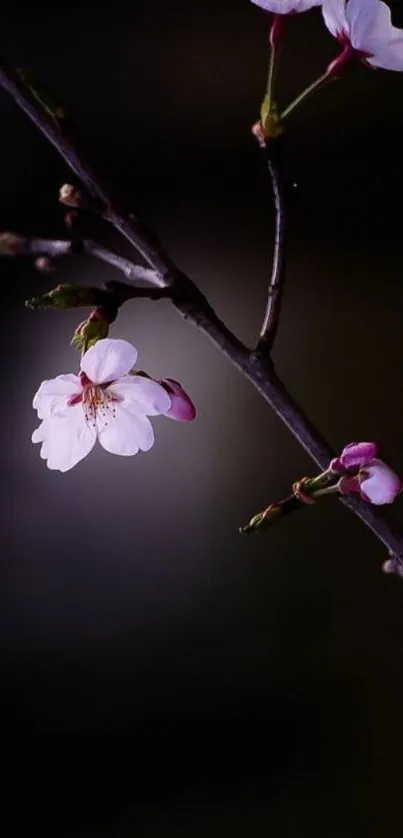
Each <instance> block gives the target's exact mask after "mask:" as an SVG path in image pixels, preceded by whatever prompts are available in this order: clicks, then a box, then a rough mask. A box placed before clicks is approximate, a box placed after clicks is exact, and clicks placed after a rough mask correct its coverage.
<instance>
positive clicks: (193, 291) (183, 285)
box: [0, 62, 403, 561]
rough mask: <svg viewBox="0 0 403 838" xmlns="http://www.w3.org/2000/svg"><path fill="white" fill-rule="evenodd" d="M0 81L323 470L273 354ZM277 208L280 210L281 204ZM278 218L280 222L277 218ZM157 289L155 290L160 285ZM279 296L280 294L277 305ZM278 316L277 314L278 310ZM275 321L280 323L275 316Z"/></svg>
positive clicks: (17, 89)
mask: <svg viewBox="0 0 403 838" xmlns="http://www.w3.org/2000/svg"><path fill="white" fill-rule="evenodd" d="M0 85H1V86H2V87H3V88H4V89H5V90H7V91H8V93H10V95H11V96H12V97H13V99H14V100H15V102H16V103H17V105H19V106H20V107H21V108H22V110H24V111H25V113H27V115H28V116H29V117H30V119H31V120H32V121H33V122H34V123H35V124H36V126H37V127H38V128H39V129H40V130H41V131H42V133H43V134H44V135H45V136H46V137H47V139H48V140H49V141H50V142H51V143H52V144H53V145H54V146H55V148H56V149H57V150H58V151H59V153H60V154H61V155H62V157H63V158H64V159H65V161H66V162H67V164H68V165H69V166H70V168H71V169H72V170H73V171H74V172H75V174H76V175H77V176H78V177H79V178H80V180H81V181H82V182H83V183H84V185H85V186H86V187H87V189H88V190H89V191H90V192H91V194H93V195H95V196H96V197H98V198H99V199H101V200H102V201H103V202H104V203H105V205H106V207H107V210H106V211H105V214H104V217H106V218H107V219H108V220H109V221H110V222H111V224H112V225H113V226H114V227H115V228H116V229H117V230H119V231H120V232H121V233H122V234H123V235H124V236H125V237H126V238H127V239H128V240H129V241H130V242H131V243H132V244H133V245H134V247H135V248H136V249H137V250H139V251H140V253H142V255H143V257H144V258H145V259H146V260H147V261H148V263H149V264H150V265H152V266H153V267H154V268H155V269H156V270H157V272H158V273H159V274H161V276H162V278H163V279H164V281H165V283H166V284H169V285H170V287H169V289H166V291H167V293H166V294H165V296H169V297H170V298H171V299H172V302H173V304H174V306H175V307H176V309H177V310H178V311H179V312H180V314H181V315H182V316H183V317H185V318H186V319H187V320H189V321H190V322H191V323H193V324H194V325H195V326H196V327H197V328H198V329H199V330H200V331H202V332H203V333H204V334H205V335H207V336H208V337H209V338H210V339H211V340H212V341H213V343H214V344H215V345H216V347H217V348H218V349H219V350H220V351H221V352H222V353H223V354H224V355H225V356H226V357H227V358H228V359H229V360H230V361H231V362H232V363H233V364H234V365H235V366H236V367H237V368H238V369H239V370H241V371H242V372H243V374H244V375H245V376H246V377H247V378H248V379H249V381H250V382H251V383H252V384H253V385H254V387H256V389H257V390H258V392H259V393H260V394H261V396H262V397H263V398H264V399H265V400H266V401H267V402H268V404H270V406H271V407H272V409H273V410H274V411H275V413H276V414H277V416H279V418H280V419H281V420H282V422H284V424H285V425H286V426H287V427H288V428H289V430H290V431H291V433H292V434H293V435H294V437H295V438H296V439H297V440H298V442H299V443H300V445H302V447H303V448H304V449H305V450H306V451H307V452H308V454H309V455H310V456H311V457H312V459H313V460H314V461H315V462H316V463H317V465H318V466H319V467H320V468H321V469H322V470H324V469H326V468H327V466H328V464H329V461H330V460H331V459H333V457H334V456H335V452H333V451H332V449H331V448H330V446H329V445H328V443H327V442H326V440H325V439H324V437H323V436H322V435H321V433H320V432H319V431H318V429H317V428H316V427H315V426H314V424H313V423H312V422H311V420H310V419H309V418H308V417H307V416H306V415H305V413H304V412H303V410H302V409H301V407H300V406H299V405H298V404H297V403H296V402H295V401H294V400H293V398H292V396H291V395H290V394H289V393H288V391H287V389H286V388H285V386H284V384H283V382H282V381H280V379H279V378H278V377H277V375H276V372H275V370H274V366H273V363H272V361H271V358H270V356H269V355H267V354H266V353H259V352H256V351H250V350H249V349H248V348H247V347H246V346H245V345H244V344H243V343H242V342H241V341H240V340H239V339H238V338H237V337H236V336H235V335H234V334H233V333H232V332H231V331H230V329H228V327H227V326H226V325H225V323H223V321H222V320H221V319H220V318H219V317H218V315H217V314H216V313H215V311H214V309H213V308H212V307H211V305H210V303H209V302H208V300H207V299H206V297H205V296H204V294H202V292H201V291H200V290H199V288H198V287H197V286H196V285H195V284H194V283H193V282H192V281H191V280H190V279H189V278H188V277H187V276H185V275H184V274H182V273H180V272H179V271H178V269H177V268H176V267H175V266H174V265H173V263H172V261H171V260H170V258H169V257H168V256H167V255H166V254H165V252H164V250H163V248H162V246H161V245H160V244H159V243H158V242H157V240H156V239H154V237H153V236H152V235H151V234H149V233H148V232H144V230H143V228H142V226H141V225H140V223H139V222H138V221H137V219H135V218H133V217H132V216H125V215H124V214H122V212H120V211H118V210H116V209H115V208H114V207H115V204H114V202H112V200H111V199H110V197H109V195H108V194H107V193H106V191H105V189H104V187H103V186H102V185H101V183H100V181H98V178H97V176H96V175H95V174H94V172H93V171H92V169H90V167H89V166H88V165H87V164H86V163H84V162H83V161H82V159H81V156H80V154H79V152H78V150H77V148H76V146H75V145H74V144H73V141H72V140H68V139H67V138H66V137H65V136H63V135H62V134H61V133H60V132H59V131H58V129H57V128H56V127H55V125H54V124H53V122H52V121H51V120H50V119H49V118H48V117H47V116H46V114H45V112H44V111H43V110H42V108H41V107H40V105H39V104H38V102H37V100H36V99H35V98H34V97H33V96H32V94H31V93H30V92H29V90H27V89H26V88H25V87H24V85H23V84H22V83H21V81H20V79H19V78H18V76H17V74H16V73H15V72H14V71H13V70H11V69H9V68H8V67H7V66H6V64H5V63H4V62H0ZM276 211H277V213H278V207H276ZM277 223H278V224H279V221H278V222H277ZM118 285H122V283H118ZM155 290H156V292H157V289H155ZM162 290H163V289H162ZM278 299H279V298H278V297H277V303H276V305H277V309H278V306H279V304H278ZM276 318H277V319H278V310H277V313H276ZM269 319H270V318H269ZM274 322H275V324H276V320H274ZM272 333H273V329H272ZM340 500H341V502H342V503H343V504H344V505H345V506H347V507H348V508H349V509H350V510H351V511H352V512H354V514H355V515H357V516H358V517H359V518H360V519H361V520H362V521H363V522H364V523H365V524H366V526H367V527H368V528H369V529H370V530H372V532H373V533H374V534H375V535H376V536H377V537H378V539H379V540H380V541H381V542H382V543H383V544H384V545H385V546H386V547H387V548H388V550H389V553H390V554H392V555H393V556H394V560H396V561H397V560H398V559H399V558H400V559H403V538H402V536H401V535H399V534H398V533H396V532H395V531H394V530H393V528H392V527H391V525H390V524H389V523H388V521H387V520H386V518H385V517H384V516H383V515H382V514H381V513H380V512H379V511H378V510H377V509H374V508H373V507H371V506H370V505H369V504H367V503H365V502H364V501H361V500H359V499H356V498H355V497H352V496H349V497H342V498H340Z"/></svg>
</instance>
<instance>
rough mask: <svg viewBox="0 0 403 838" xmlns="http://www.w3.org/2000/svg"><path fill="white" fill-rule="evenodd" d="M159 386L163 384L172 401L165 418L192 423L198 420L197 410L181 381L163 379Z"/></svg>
mask: <svg viewBox="0 0 403 838" xmlns="http://www.w3.org/2000/svg"><path fill="white" fill-rule="evenodd" d="M158 384H161V386H162V387H163V388H164V390H166V391H167V393H168V395H169V396H170V399H171V407H170V409H169V410H168V411H167V413H165V416H168V417H169V419H175V420H176V421H177V422H192V421H193V419H196V408H195V406H194V404H193V402H192V400H191V398H190V397H189V396H188V394H187V393H186V392H185V390H184V389H183V387H182V385H181V384H179V381H175V380H174V379H173V378H162V379H161V380H160V381H158Z"/></svg>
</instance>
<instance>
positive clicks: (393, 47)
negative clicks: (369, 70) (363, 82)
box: [367, 37, 403, 72]
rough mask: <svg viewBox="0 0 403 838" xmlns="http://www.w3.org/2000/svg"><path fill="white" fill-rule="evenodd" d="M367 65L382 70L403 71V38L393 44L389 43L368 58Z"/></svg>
mask: <svg viewBox="0 0 403 838" xmlns="http://www.w3.org/2000/svg"><path fill="white" fill-rule="evenodd" d="M367 60H368V63H369V64H372V65H373V66H374V67H381V68H382V69H383V70H398V71H400V72H402V71H403V37H402V38H400V39H399V40H396V41H395V42H393V43H389V44H388V45H387V46H385V47H384V48H383V49H382V50H378V51H377V52H376V54H375V55H373V56H372V57H371V58H368V59H367Z"/></svg>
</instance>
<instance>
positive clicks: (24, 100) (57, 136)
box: [0, 58, 176, 285]
mask: <svg viewBox="0 0 403 838" xmlns="http://www.w3.org/2000/svg"><path fill="white" fill-rule="evenodd" d="M0 85H1V86H2V87H3V88H4V90H6V91H7V93H9V94H10V96H12V98H13V99H14V101H15V102H16V104H17V105H18V106H19V107H20V108H21V109H22V110H23V111H24V113H26V114H27V116H29V118H30V119H31V120H32V122H34V123H35V125H36V126H37V128H39V130H40V131H41V132H42V134H44V135H45V137H46V138H47V139H48V140H49V142H50V143H51V144H52V145H53V146H54V147H55V148H56V149H57V151H58V152H59V154H60V155H61V156H62V157H63V158H64V160H65V161H66V163H67V165H68V166H70V169H72V171H73V172H74V173H75V174H76V175H77V177H78V178H79V180H80V181H81V182H82V183H83V184H84V186H85V187H86V188H87V189H88V191H89V193H90V194H91V195H93V196H94V197H96V198H99V200H100V201H101V202H102V203H103V204H104V206H105V211H104V213H103V217H104V218H106V220H107V221H110V223H111V224H112V225H113V226H114V227H115V228H116V229H117V230H119V231H120V232H121V233H122V235H123V236H125V238H126V239H128V241H129V242H130V243H131V244H132V245H133V246H134V247H135V248H136V250H138V252H139V253H141V255H142V256H143V257H144V259H146V261H147V262H148V263H149V264H150V265H151V266H152V267H153V268H155V270H156V271H158V273H159V274H161V276H162V278H163V279H164V280H165V284H166V285H167V284H169V283H170V282H171V281H172V278H173V277H174V276H175V274H176V268H175V265H174V263H173V262H172V260H171V259H170V258H169V256H168V255H167V254H166V253H165V252H164V250H163V248H162V245H161V244H160V243H159V242H158V241H157V240H156V239H155V237H154V235H153V234H151V233H149V231H148V230H146V228H145V227H144V226H143V225H142V224H141V223H140V222H139V221H138V220H137V218H136V217H135V216H134V215H132V214H130V215H127V216H125V214H124V213H123V211H121V210H120V209H119V208H118V204H117V203H115V202H114V201H113V200H112V199H111V197H110V195H109V193H108V191H107V189H106V187H105V186H104V185H103V184H102V183H101V181H100V180H99V178H98V177H97V175H96V174H95V173H94V172H93V171H92V168H91V167H90V166H89V165H88V164H87V163H86V162H85V160H84V159H83V158H82V157H81V154H80V153H79V151H78V149H77V148H76V145H75V143H74V141H73V140H72V139H70V138H69V137H68V136H66V135H65V134H63V133H62V132H61V131H60V130H59V128H58V127H57V126H56V124H55V122H54V121H53V119H52V118H51V117H50V116H49V115H48V114H47V112H46V111H45V110H44V109H43V108H42V107H41V106H40V104H39V102H38V100H37V99H36V98H35V96H34V95H33V94H32V93H31V91H30V90H29V88H28V87H26V86H25V85H24V83H23V82H22V81H21V79H20V77H19V75H18V73H16V71H15V70H13V68H12V67H10V66H9V65H8V63H7V62H6V61H5V60H4V59H3V58H0Z"/></svg>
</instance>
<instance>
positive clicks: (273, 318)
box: [256, 136, 286, 355]
mask: <svg viewBox="0 0 403 838" xmlns="http://www.w3.org/2000/svg"><path fill="white" fill-rule="evenodd" d="M283 143H284V137H283V136H280V137H279V138H277V139H275V140H269V142H267V143H266V144H265V146H264V150H263V153H264V154H265V157H266V162H267V168H268V171H269V176H270V181H271V185H272V190H273V198H274V209H275V234H274V251H273V259H272V271H271V276H270V281H269V289H268V296H267V305H266V311H265V316H264V320H263V324H262V328H261V330H260V337H259V340H258V342H257V345H256V352H259V353H261V352H263V353H264V354H266V355H268V354H270V352H271V350H272V347H273V343H274V341H275V339H276V334H277V329H278V324H279V320H280V311H281V303H282V298H283V291H284V280H285V232H286V218H285V201H284V184H283V175H282V155H283Z"/></svg>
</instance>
